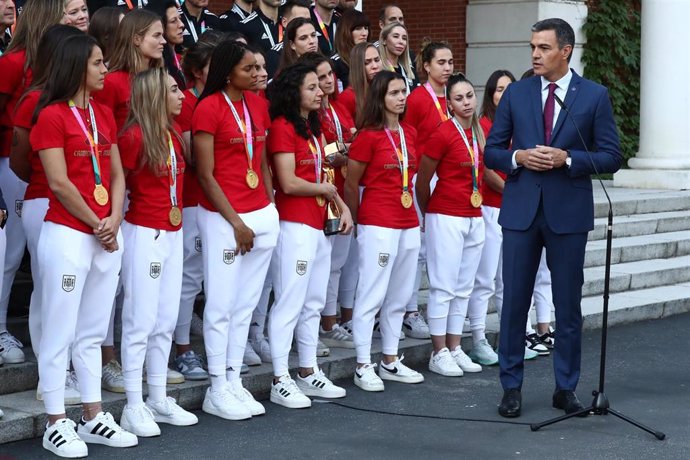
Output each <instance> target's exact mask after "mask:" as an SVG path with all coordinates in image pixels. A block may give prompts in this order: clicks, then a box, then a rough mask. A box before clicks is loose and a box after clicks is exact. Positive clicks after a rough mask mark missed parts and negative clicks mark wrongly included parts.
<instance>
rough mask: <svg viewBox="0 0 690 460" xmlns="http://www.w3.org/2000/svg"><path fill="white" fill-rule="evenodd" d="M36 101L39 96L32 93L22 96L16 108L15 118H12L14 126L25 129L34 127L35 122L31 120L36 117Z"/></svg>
mask: <svg viewBox="0 0 690 460" xmlns="http://www.w3.org/2000/svg"><path fill="white" fill-rule="evenodd" d="M36 103H37V97H35V96H34V95H32V94H31V93H29V94H27V95H26V96H25V97H24V98H22V100H21V101H20V102H19V104H18V105H17V107H16V108H15V109H14V118H13V119H12V121H13V123H14V126H16V127H17V128H24V129H31V128H32V127H33V125H34V124H33V123H32V122H31V121H32V120H33V117H34V110H35V109H36Z"/></svg>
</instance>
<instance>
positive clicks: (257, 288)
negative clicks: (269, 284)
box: [198, 204, 279, 376]
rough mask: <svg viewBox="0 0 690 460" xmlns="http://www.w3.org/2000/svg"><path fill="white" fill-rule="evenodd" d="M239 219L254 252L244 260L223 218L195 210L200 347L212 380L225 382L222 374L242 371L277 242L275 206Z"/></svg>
mask: <svg viewBox="0 0 690 460" xmlns="http://www.w3.org/2000/svg"><path fill="white" fill-rule="evenodd" d="M240 217H241V218H242V220H243V221H244V223H245V224H246V225H247V226H248V227H249V228H251V229H252V230H253V231H254V234H255V237H254V248H253V249H252V250H251V251H250V252H248V253H247V254H245V255H239V254H235V248H236V247H237V243H236V241H235V232H234V230H233V228H232V226H231V225H230V224H229V223H228V222H227V221H226V220H225V218H223V216H221V215H220V213H218V212H211V211H208V210H206V209H204V208H202V207H200V208H199V215H198V222H199V230H200V231H201V239H202V241H203V259H204V283H205V284H204V288H205V292H206V307H205V308H204V342H205V344H206V356H207V359H208V371H209V373H210V374H211V375H213V376H225V375H226V373H225V371H226V369H228V368H233V369H239V368H240V367H241V366H242V359H243V357H244V348H245V346H246V345H247V336H248V333H249V323H250V320H251V317H252V312H253V311H254V308H255V307H256V304H257V302H258V301H259V297H260V296H261V290H262V288H263V285H264V280H265V279H266V272H267V271H268V267H269V264H270V260H271V254H272V252H273V248H274V247H275V245H276V240H277V239H278V231H279V227H278V211H277V210H276V208H275V206H274V205H273V204H269V205H268V206H266V207H265V208H263V209H259V210H257V211H253V212H249V213H246V214H240Z"/></svg>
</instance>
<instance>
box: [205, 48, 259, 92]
mask: <svg viewBox="0 0 690 460" xmlns="http://www.w3.org/2000/svg"><path fill="white" fill-rule="evenodd" d="M250 52H251V51H249V49H248V48H247V45H245V44H244V43H240V42H234V41H229V40H224V41H222V42H220V43H219V44H218V46H216V48H215V49H214V50H213V54H211V65H210V66H209V68H208V77H206V86H204V91H203V92H202V93H201V95H200V96H199V101H198V102H197V104H198V103H199V102H201V101H202V100H203V99H204V98H206V97H208V96H210V95H211V94H213V93H217V92H218V91H221V90H223V88H225V86H226V85H227V84H228V76H229V75H230V74H231V73H232V69H234V68H235V66H236V65H237V64H239V63H240V61H241V60H242V58H243V57H244V55H245V54H247V53H250Z"/></svg>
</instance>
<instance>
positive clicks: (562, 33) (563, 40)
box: [532, 18, 575, 62]
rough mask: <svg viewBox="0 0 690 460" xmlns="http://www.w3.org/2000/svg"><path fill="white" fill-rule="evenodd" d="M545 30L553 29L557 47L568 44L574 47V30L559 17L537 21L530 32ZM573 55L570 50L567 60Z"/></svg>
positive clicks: (561, 47)
mask: <svg viewBox="0 0 690 460" xmlns="http://www.w3.org/2000/svg"><path fill="white" fill-rule="evenodd" d="M545 30H553V31H554V32H555V33H556V40H557V41H558V48H559V49H563V47H564V46H567V45H570V47H571V48H573V49H575V31H574V30H573V28H572V27H571V26H570V24H568V23H567V22H566V21H564V20H563V19H561V18H549V19H544V20H542V21H539V22H537V23H536V24H534V25H533V26H532V32H543V31H545ZM572 55H573V52H572V51H571V52H570V55H569V56H568V62H570V58H571V56H572Z"/></svg>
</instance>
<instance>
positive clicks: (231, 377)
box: [225, 365, 242, 382]
mask: <svg viewBox="0 0 690 460" xmlns="http://www.w3.org/2000/svg"><path fill="white" fill-rule="evenodd" d="M241 371H242V366H241V365H240V366H238V367H237V370H235V369H234V368H232V367H228V369H227V370H226V371H225V376H226V377H227V379H228V382H232V381H235V380H239V379H240V373H241Z"/></svg>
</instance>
